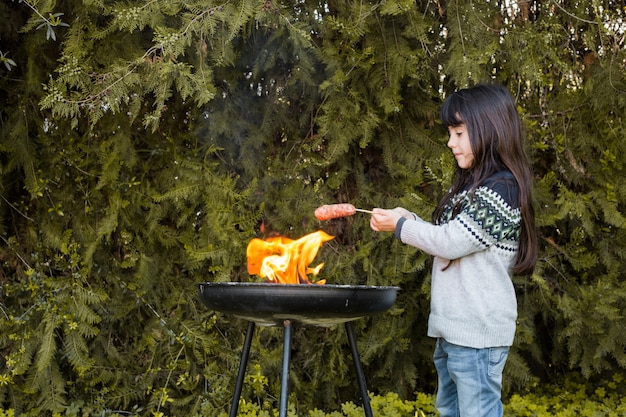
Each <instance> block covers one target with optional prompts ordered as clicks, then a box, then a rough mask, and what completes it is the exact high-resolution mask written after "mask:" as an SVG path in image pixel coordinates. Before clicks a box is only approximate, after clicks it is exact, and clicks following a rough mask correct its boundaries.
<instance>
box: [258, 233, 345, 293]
mask: <svg viewBox="0 0 626 417" xmlns="http://www.w3.org/2000/svg"><path fill="white" fill-rule="evenodd" d="M331 239H334V236H331V235H329V234H327V233H325V232H323V231H321V230H318V231H317V232H314V233H310V234H308V235H305V236H303V237H301V238H300V239H298V240H292V239H289V238H286V237H283V236H277V237H271V238H268V239H266V240H261V239H252V240H251V241H250V243H249V244H248V249H247V251H246V252H247V256H248V273H249V274H250V275H258V276H260V277H261V278H267V279H268V280H269V281H271V282H276V283H279V284H310V283H311V281H309V274H312V275H317V274H319V272H320V270H321V269H322V267H323V266H324V264H323V263H321V264H319V265H318V266H316V267H315V268H309V264H311V262H313V259H314V258H315V256H316V255H317V252H318V250H319V249H320V247H321V246H322V244H323V243H324V242H327V241H329V240H331ZM324 283H326V280H319V281H317V282H316V284H324Z"/></svg>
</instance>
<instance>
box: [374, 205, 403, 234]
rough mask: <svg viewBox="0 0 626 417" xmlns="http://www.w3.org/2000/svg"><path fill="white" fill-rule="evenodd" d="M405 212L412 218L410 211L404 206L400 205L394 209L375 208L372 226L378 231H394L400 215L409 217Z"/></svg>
mask: <svg viewBox="0 0 626 417" xmlns="http://www.w3.org/2000/svg"><path fill="white" fill-rule="evenodd" d="M405 212H406V213H405ZM405 214H407V215H408V216H409V218H411V217H410V216H411V215H410V212H409V211H408V210H406V209H403V208H402V207H398V208H395V209H393V210H384V209H381V208H375V209H374V210H372V217H371V218H370V227H371V228H372V230H374V231H376V232H394V231H395V230H396V224H397V223H398V220H400V217H407V216H405Z"/></svg>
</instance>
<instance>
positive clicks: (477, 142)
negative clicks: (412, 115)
mask: <svg viewBox="0 0 626 417" xmlns="http://www.w3.org/2000/svg"><path fill="white" fill-rule="evenodd" d="M440 118H441V122H442V123H443V124H444V125H445V126H452V127H455V126H459V125H461V124H465V127H466V129H467V132H468V135H469V140H470V144H471V147H472V152H473V154H474V161H473V163H472V166H471V167H469V168H467V169H463V168H460V167H458V166H457V169H456V174H455V177H454V181H453V183H452V187H451V189H450V192H449V193H448V194H447V195H446V196H444V198H443V199H442V200H441V201H440V202H439V204H438V205H437V208H436V209H435V211H434V213H433V220H434V221H435V222H436V223H439V222H440V221H441V218H442V214H443V212H444V210H445V208H446V206H448V205H449V204H450V200H451V198H452V197H453V196H454V195H455V194H457V193H459V192H461V191H462V190H463V189H468V190H469V192H470V193H471V192H473V191H474V190H475V189H476V188H477V187H478V186H479V185H480V184H481V183H482V182H483V181H485V180H486V179H487V178H489V177H490V176H492V175H493V174H495V173H496V172H499V171H502V170H505V169H506V170H509V171H510V172H511V173H512V174H513V176H514V177H515V180H516V181H517V185H518V190H519V195H518V201H519V205H520V212H521V216H522V224H521V231H520V241H519V248H518V252H517V256H516V259H515V265H514V266H513V273H514V274H518V275H528V274H531V273H532V271H533V270H534V269H535V264H536V262H537V231H536V228H535V210H534V207H533V197H532V183H533V178H532V170H531V167H530V163H529V161H528V157H527V155H526V151H525V149H524V129H523V125H522V121H521V119H520V116H519V113H518V112H517V108H516V106H515V101H514V100H513V97H512V96H511V93H509V91H508V90H507V89H506V88H505V87H504V86H502V85H499V84H479V85H476V86H474V87H470V88H466V89H463V90H459V91H456V92H455V93H453V94H451V95H450V96H448V98H447V99H446V100H445V102H444V103H443V106H442V107H441V113H440ZM458 209H459V208H457V211H456V212H457V213H458Z"/></svg>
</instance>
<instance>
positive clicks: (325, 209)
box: [315, 203, 356, 220]
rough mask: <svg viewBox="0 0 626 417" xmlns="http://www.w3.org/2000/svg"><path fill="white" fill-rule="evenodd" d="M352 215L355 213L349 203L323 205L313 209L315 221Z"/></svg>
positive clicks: (354, 209)
mask: <svg viewBox="0 0 626 417" xmlns="http://www.w3.org/2000/svg"><path fill="white" fill-rule="evenodd" d="M354 213H356V208H355V207H354V206H353V205H352V204H349V203H343V204H325V205H323V206H320V207H318V208H316V209H315V218H316V219H317V220H329V219H336V218H338V217H346V216H352V215H353V214H354Z"/></svg>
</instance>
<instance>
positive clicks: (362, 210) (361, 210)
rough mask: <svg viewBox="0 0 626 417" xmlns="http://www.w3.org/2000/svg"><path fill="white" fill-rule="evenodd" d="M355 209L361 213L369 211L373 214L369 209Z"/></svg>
mask: <svg viewBox="0 0 626 417" xmlns="http://www.w3.org/2000/svg"><path fill="white" fill-rule="evenodd" d="M355 210H356V211H360V212H361V213H369V214H373V213H374V212H373V211H371V210H364V209H355Z"/></svg>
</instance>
